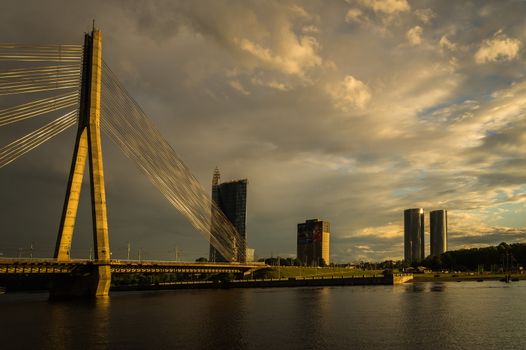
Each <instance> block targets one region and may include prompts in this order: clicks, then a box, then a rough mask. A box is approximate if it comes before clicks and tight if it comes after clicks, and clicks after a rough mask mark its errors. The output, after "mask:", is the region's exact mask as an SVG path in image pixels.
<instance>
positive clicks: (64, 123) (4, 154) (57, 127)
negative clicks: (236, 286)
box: [0, 110, 78, 168]
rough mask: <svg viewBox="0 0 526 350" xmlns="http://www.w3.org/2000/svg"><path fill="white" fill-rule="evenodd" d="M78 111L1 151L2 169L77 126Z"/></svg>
mask: <svg viewBox="0 0 526 350" xmlns="http://www.w3.org/2000/svg"><path fill="white" fill-rule="evenodd" d="M77 120H78V111H77V110H73V111H70V112H68V113H66V114H64V115H63V116H61V117H59V118H57V119H55V120H54V121H52V122H50V123H48V124H46V125H44V126H42V127H40V128H38V129H36V130H35V131H32V132H30V133H29V134H27V135H25V136H23V137H21V138H19V139H17V140H15V141H13V142H11V143H10V144H8V145H6V146H4V147H3V148H1V149H0V168H2V167H4V166H6V165H7V164H9V163H11V162H13V161H14V160H16V159H17V158H19V157H21V156H22V155H24V154H26V153H27V152H29V151H31V150H32V149H34V148H36V147H38V146H40V145H41V144H43V143H44V142H46V141H48V140H50V139H52V138H53V137H55V136H57V135H58V134H60V133H61V132H63V131H64V130H66V129H68V128H69V127H71V126H73V125H75V124H76V122H77Z"/></svg>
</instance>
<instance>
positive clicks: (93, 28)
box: [92, 19, 95, 31]
mask: <svg viewBox="0 0 526 350" xmlns="http://www.w3.org/2000/svg"><path fill="white" fill-rule="evenodd" d="M94 30H95V19H93V27H92V31H94Z"/></svg>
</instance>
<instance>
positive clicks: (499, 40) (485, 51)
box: [475, 30, 521, 64]
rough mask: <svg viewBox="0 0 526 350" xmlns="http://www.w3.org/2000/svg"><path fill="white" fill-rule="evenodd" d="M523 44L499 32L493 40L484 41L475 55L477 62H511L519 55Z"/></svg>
mask: <svg viewBox="0 0 526 350" xmlns="http://www.w3.org/2000/svg"><path fill="white" fill-rule="evenodd" d="M520 47H521V42H520V40H518V39H514V38H508V37H507V36H506V35H505V34H504V33H502V31H500V30H499V31H498V32H497V33H495V35H493V38H491V39H487V40H484V42H483V43H482V45H480V48H479V49H478V51H477V52H476V53H475V62H477V63H479V64H482V63H486V62H496V61H510V60H513V59H516V58H517V57H518V55H519V49H520Z"/></svg>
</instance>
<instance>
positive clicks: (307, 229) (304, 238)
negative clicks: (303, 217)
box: [297, 219, 330, 266]
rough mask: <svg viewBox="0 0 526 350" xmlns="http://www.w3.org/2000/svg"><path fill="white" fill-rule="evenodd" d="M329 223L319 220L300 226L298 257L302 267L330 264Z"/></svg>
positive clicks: (308, 221)
mask: <svg viewBox="0 0 526 350" xmlns="http://www.w3.org/2000/svg"><path fill="white" fill-rule="evenodd" d="M329 239H330V233H329V223H328V222H327V221H319V220H318V219H312V220H307V221H305V222H304V223H301V224H298V246H297V253H298V254H297V257H298V259H299V260H300V261H301V264H302V265H306V266H320V265H322V260H323V261H324V262H325V264H329V256H330V255H329V244H330V242H329Z"/></svg>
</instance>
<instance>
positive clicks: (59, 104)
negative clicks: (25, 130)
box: [0, 91, 79, 126]
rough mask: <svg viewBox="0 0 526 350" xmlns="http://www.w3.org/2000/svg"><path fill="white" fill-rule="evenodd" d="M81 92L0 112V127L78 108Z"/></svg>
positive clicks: (45, 99) (47, 98)
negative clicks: (66, 109)
mask: <svg viewBox="0 0 526 350" xmlns="http://www.w3.org/2000/svg"><path fill="white" fill-rule="evenodd" d="M78 99H79V92H78V91H75V92H68V93H66V94H62V95H58V96H52V97H46V98H43V99H40V100H36V101H32V102H28V103H24V104H21V105H18V106H14V107H9V108H4V109H2V110H0V126H4V125H8V124H12V123H16V122H19V121H22V120H26V119H29V118H34V117H37V116H40V115H42V114H47V113H50V112H54V111H57V110H60V109H64V108H68V107H74V106H77V105H78V103H79V101H78Z"/></svg>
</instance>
